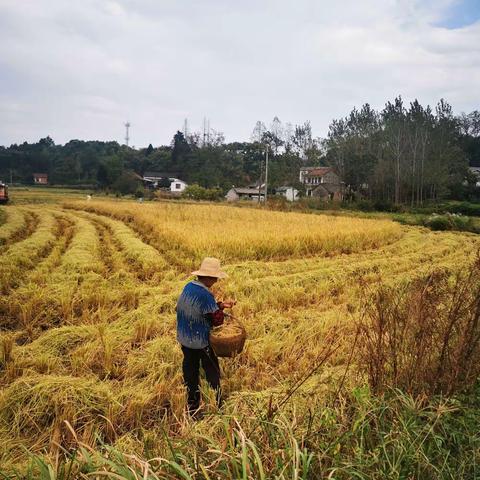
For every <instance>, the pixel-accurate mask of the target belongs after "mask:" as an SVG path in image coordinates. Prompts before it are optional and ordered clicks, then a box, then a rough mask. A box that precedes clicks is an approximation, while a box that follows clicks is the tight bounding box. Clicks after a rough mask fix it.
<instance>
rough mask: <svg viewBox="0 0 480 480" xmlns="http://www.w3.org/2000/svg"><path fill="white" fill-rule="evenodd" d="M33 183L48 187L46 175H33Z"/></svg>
mask: <svg viewBox="0 0 480 480" xmlns="http://www.w3.org/2000/svg"><path fill="white" fill-rule="evenodd" d="M33 183H34V184H35V185H48V175H47V174H46V173H34V174H33Z"/></svg>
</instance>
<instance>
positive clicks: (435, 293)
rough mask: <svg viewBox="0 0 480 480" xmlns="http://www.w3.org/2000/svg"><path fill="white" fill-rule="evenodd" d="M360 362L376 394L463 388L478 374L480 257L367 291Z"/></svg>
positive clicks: (362, 324) (431, 391)
mask: <svg viewBox="0 0 480 480" xmlns="http://www.w3.org/2000/svg"><path fill="white" fill-rule="evenodd" d="M367 298H368V303H367V308H366V312H365V316H364V317H363V319H362V320H361V322H360V328H361V330H362V342H361V344H362V346H363V349H362V361H363V364H364V365H365V368H366V371H367V372H368V376H369V381H370V384H371V386H372V388H373V389H374V391H375V392H381V391H383V390H384V389H385V388H387V387H391V386H394V387H398V388H401V389H403V390H405V391H408V392H411V393H413V394H417V395H418V394H428V395H431V394H435V393H443V394H452V393H454V392H458V391H464V390H467V389H469V388H472V386H473V385H474V384H475V382H476V381H477V379H478V378H479V377H480V257H477V259H476V260H475V261H474V262H473V263H472V264H471V265H470V266H469V268H467V269H465V270H462V271H460V272H456V273H455V274H454V275H453V278H452V274H451V272H449V271H448V270H440V271H433V272H432V273H430V274H429V275H427V276H425V277H420V278H418V279H416V280H414V281H411V282H408V283H407V284H406V285H403V286H402V287H400V288H399V287H398V286H393V287H388V286H382V287H381V288H380V289H378V290H377V291H376V292H374V293H373V294H372V292H370V294H369V295H368V297H367Z"/></svg>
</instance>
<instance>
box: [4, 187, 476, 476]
mask: <svg viewBox="0 0 480 480" xmlns="http://www.w3.org/2000/svg"><path fill="white" fill-rule="evenodd" d="M27 197H28V196H27ZM1 212H2V214H1V216H0V219H2V218H3V223H2V224H1V225H0V291H1V294H2V295H1V297H0V329H1V333H0V445H1V447H0V448H1V450H0V452H1V453H0V471H6V470H8V469H9V468H12V466H16V467H18V468H22V465H24V464H25V462H26V461H27V455H26V453H25V448H27V449H29V450H30V451H31V452H35V453H41V454H43V455H47V456H50V457H51V458H55V456H56V455H58V453H59V452H62V451H64V450H63V449H69V448H71V447H72V446H74V445H75V444H76V443H80V444H82V445H86V446H89V447H90V446H94V445H96V444H98V443H99V442H100V441H101V442H106V443H108V444H112V445H115V446H116V447H118V448H119V449H120V450H122V451H126V452H137V453H138V454H139V455H140V454H142V455H143V454H146V453H145V452H146V451H147V452H148V451H150V452H157V454H158V455H161V452H162V451H164V450H166V449H168V445H169V439H172V440H171V441H173V439H174V440H175V441H177V442H183V443H182V445H183V448H184V449H185V451H188V450H189V449H201V448H203V447H202V442H203V441H205V438H213V437H215V438H220V439H221V438H222V428H223V424H222V423H218V422H216V421H213V420H212V419H211V418H210V419H209V417H208V416H207V417H206V418H205V419H204V420H202V421H200V422H198V423H193V422H191V421H188V419H186V418H185V415H184V407H185V399H184V390H183V387H182V381H181V351H180V349H179V347H178V345H177V343H176V341H175V303H176V298H177V296H178V295H179V293H180V291H181V289H182V287H183V285H184V283H185V282H186V281H187V280H188V279H189V278H190V275H189V272H190V271H191V270H192V269H193V268H194V267H196V266H197V265H198V264H199V262H200V261H201V259H202V257H203V256H207V255H208V256H217V257H219V258H220V259H221V260H222V263H223V264H224V265H225V269H226V271H227V272H228V274H229V278H228V279H227V280H224V281H222V282H219V283H218V284H217V285H215V287H214V289H215V293H216V295H217V297H218V298H219V299H222V298H227V297H228V298H234V299H236V300H237V302H238V304H237V306H236V307H235V308H234V312H233V313H234V315H235V316H237V317H238V318H240V319H242V321H243V322H244V325H245V327H246V330H247V332H248V341H247V344H246V347H245V350H244V352H243V353H242V354H241V355H240V356H238V357H237V358H235V359H224V360H222V361H221V365H222V369H223V388H224V393H225V397H226V404H225V405H224V407H223V408H222V412H220V413H221V414H222V415H226V416H230V417H229V418H232V416H233V418H235V419H236V420H235V421H238V423H239V424H242V422H244V421H245V419H249V421H252V418H251V417H252V415H254V412H258V409H259V408H260V409H261V408H266V405H268V404H269V402H270V404H272V402H273V403H274V404H275V402H276V401H277V400H276V399H278V398H282V395H284V394H285V392H288V391H289V388H290V387H291V386H292V384H294V382H295V381H296V379H297V378H299V376H301V375H302V374H304V373H305V372H306V371H307V370H308V369H309V367H310V366H311V365H312V363H314V362H315V361H316V359H318V358H319V356H321V355H322V352H323V351H324V349H325V344H326V342H327V338H328V339H331V338H332V337H333V338H334V340H333V341H334V342H335V344H336V345H337V347H338V348H337V349H336V351H335V355H334V356H332V357H331V358H329V360H328V364H326V365H325V368H323V369H322V370H321V373H318V374H317V375H314V376H313V377H311V378H309V380H308V382H306V383H305V384H303V385H302V386H301V388H299V389H298V391H297V392H296V393H295V396H294V397H292V399H291V400H290V401H289V402H288V404H287V405H286V406H285V410H284V413H283V414H284V415H285V418H287V419H288V418H290V420H289V421H291V419H292V418H294V413H295V412H296V413H295V414H300V415H305V412H306V409H312V408H315V406H318V408H321V405H322V402H323V400H324V398H325V396H326V392H328V391H329V390H330V391H331V390H332V389H333V390H335V388H336V385H337V384H338V383H339V381H340V380H339V379H340V378H341V377H342V376H343V373H344V371H345V366H346V364H347V362H348V361H349V353H350V351H351V347H352V341H353V327H352V325H353V323H354V321H355V318H357V317H358V315H359V312H360V301H361V297H362V289H363V288H365V285H368V284H371V285H374V284H375V283H377V282H379V281H382V282H384V283H388V284H393V285H395V284H401V283H402V282H404V281H405V280H409V279H411V278H413V277H415V276H418V275H421V274H423V273H425V272H428V271H429V270H431V269H432V268H442V267H444V268H449V269H458V268H461V267H462V266H463V265H466V264H467V263H468V262H469V261H470V260H471V259H472V258H473V256H474V255H475V253H476V251H477V250H478V248H479V246H480V241H479V237H478V236H475V235H473V234H460V233H446V232H432V231H429V230H426V229H423V228H419V227H404V226H401V225H399V224H396V223H394V222H391V221H390V220H369V219H357V218H348V217H341V216H336V217H333V216H325V215H313V214H300V213H282V212H272V211H266V210H262V209H257V208H236V207H231V206H223V205H193V204H181V203H156V202H154V203H143V204H140V203H137V202H133V201H132V202H124V201H122V202H116V201H109V200H98V201H91V202H87V201H84V200H73V201H72V200H68V199H67V201H66V202H65V201H63V200H62V198H61V197H59V198H58V199H57V201H56V202H53V201H51V198H49V201H48V203H44V204H42V203H41V202H36V203H29V202H28V198H27V200H26V201H24V202H22V203H21V204H17V205H15V204H14V205H11V206H7V207H1ZM329 341H330V340H329ZM345 381H346V382H347V383H349V384H352V385H353V384H355V382H356V379H355V378H353V376H352V375H348V377H347V378H346V379H345ZM205 393H208V389H207V388H205ZM207 403H208V402H207ZM207 411H208V412H211V413H212V418H215V414H216V407H214V405H213V403H212V402H210V403H209V404H208V405H207ZM292 412H293V413H292ZM292 415H293V416H292ZM287 423H288V422H287ZM250 424H251V423H250ZM242 425H243V424H242ZM292 428H293V426H292ZM193 432H195V434H196V435H198V436H197V437H196V438H197V440H196V441H195V442H192V444H191V445H190V444H189V443H188V442H189V439H191V438H192V435H193ZM202 439H203V440H202ZM158 452H160V453H158ZM112 478H113V477H112ZM122 478H123V477H122ZM165 478H177V477H175V476H171V477H165ZM183 478H186V477H183ZM198 478H207V477H198ZM212 478H214V477H212ZM252 478H253V477H252ZM332 478H333V477H332Z"/></svg>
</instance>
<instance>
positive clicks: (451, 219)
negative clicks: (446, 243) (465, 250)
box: [424, 213, 475, 231]
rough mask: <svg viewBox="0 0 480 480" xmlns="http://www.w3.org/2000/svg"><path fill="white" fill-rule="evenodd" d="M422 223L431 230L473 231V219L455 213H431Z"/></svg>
mask: <svg viewBox="0 0 480 480" xmlns="http://www.w3.org/2000/svg"><path fill="white" fill-rule="evenodd" d="M424 225H425V226H426V227H429V228H430V229H431V230H460V231H475V226H474V224H473V221H472V219H471V218H469V217H463V216H461V215H459V214H456V213H446V214H445V215H437V214H435V213H434V214H432V215H430V216H429V217H427V218H426V219H425V220H424Z"/></svg>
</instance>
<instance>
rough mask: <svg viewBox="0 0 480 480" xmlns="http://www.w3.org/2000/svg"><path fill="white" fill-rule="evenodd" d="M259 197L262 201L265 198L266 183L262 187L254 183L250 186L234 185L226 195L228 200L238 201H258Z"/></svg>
mask: <svg viewBox="0 0 480 480" xmlns="http://www.w3.org/2000/svg"><path fill="white" fill-rule="evenodd" d="M259 197H260V201H261V202H263V201H264V200H265V185H261V186H260V187H255V186H253V185H250V186H248V187H232V188H231V189H230V190H229V191H228V192H227V194H226V195H225V198H226V199H227V202H237V201H238V200H249V201H252V202H258V198H259Z"/></svg>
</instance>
